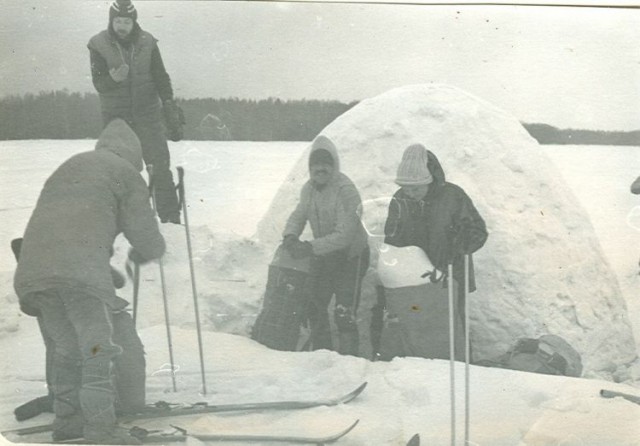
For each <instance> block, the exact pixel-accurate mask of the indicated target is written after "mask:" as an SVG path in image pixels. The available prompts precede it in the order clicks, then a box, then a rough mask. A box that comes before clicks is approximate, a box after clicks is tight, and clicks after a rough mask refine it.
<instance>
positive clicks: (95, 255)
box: [14, 119, 165, 444]
mask: <svg viewBox="0 0 640 446" xmlns="http://www.w3.org/2000/svg"><path fill="white" fill-rule="evenodd" d="M141 171H142V150H141V148H140V142H139V141H138V138H137V136H136V134H135V133H134V132H133V131H132V130H131V128H129V126H128V125H127V124H126V123H125V122H124V121H123V120H121V119H115V120H114V121H112V122H111V123H109V125H107V127H106V128H105V129H104V130H103V131H102V134H101V135H100V138H99V139H98V142H97V144H96V148H95V150H94V151H91V152H84V153H79V154H77V155H74V156H72V157H71V158H69V159H68V160H67V161H65V162H64V163H63V164H62V165H60V167H58V168H57V169H56V170H55V172H53V174H52V175H51V176H50V177H49V178H48V179H47V181H46V182H45V184H44V187H43V189H42V192H41V193H40V197H39V198H38V202H37V204H36V207H35V209H34V211H33V214H32V215H31V218H30V219H29V223H28V224H27V228H26V231H25V235H24V241H23V243H22V246H21V247H20V260H19V262H18V267H17V269H16V273H15V277H14V288H15V290H16V294H17V295H18V297H19V299H20V306H21V308H23V311H24V310H26V309H30V310H32V311H31V313H35V314H38V315H39V317H41V318H42V323H43V329H44V331H45V332H46V334H47V335H48V336H49V337H50V338H51V340H52V341H53V344H54V345H55V347H54V349H55V350H54V354H53V360H52V362H53V365H52V368H51V373H52V375H53V376H52V383H51V384H52V387H53V396H54V405H53V410H54V413H55V420H54V428H53V440H54V441H58V440H65V439H70V438H76V437H82V436H83V437H84V438H85V439H86V440H87V441H89V443H93V444H139V440H137V439H136V438H135V437H132V436H131V435H129V433H128V431H127V430H125V429H123V428H119V427H117V426H116V417H115V407H114V404H115V391H114V383H113V381H112V365H113V364H112V361H113V360H114V358H115V357H116V356H118V355H119V354H120V353H121V352H122V348H121V347H120V346H119V345H116V344H115V343H114V342H113V330H114V326H113V321H112V313H113V312H114V311H117V310H120V309H122V308H123V307H124V305H126V301H124V300H123V299H120V298H118V297H117V296H116V293H115V288H114V283H113V277H112V275H111V266H110V263H109V262H110V258H111V253H112V247H113V242H114V240H115V238H116V237H117V236H118V234H120V233H123V234H124V236H125V238H126V239H127V240H128V241H129V243H131V246H132V247H133V250H132V252H131V254H130V258H131V259H132V260H133V261H137V262H144V261H148V260H153V259H157V258H159V257H160V256H162V255H163V254H164V251H165V242H164V239H163V238H162V235H161V234H160V231H159V229H158V223H157V221H156V218H155V215H154V212H153V210H152V209H151V206H150V205H149V192H148V190H147V185H146V183H145V181H144V178H142V176H141V175H140V172H141ZM80 383H81V384H80Z"/></svg>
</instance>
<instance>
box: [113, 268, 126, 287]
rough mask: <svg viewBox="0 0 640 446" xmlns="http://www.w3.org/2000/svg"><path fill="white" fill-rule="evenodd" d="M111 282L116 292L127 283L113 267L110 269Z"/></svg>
mask: <svg viewBox="0 0 640 446" xmlns="http://www.w3.org/2000/svg"><path fill="white" fill-rule="evenodd" d="M111 280H112V281H113V286H114V287H115V288H116V289H118V290H119V289H120V288H122V287H123V286H124V284H125V283H127V281H126V279H125V278H124V276H123V275H122V273H121V272H120V271H118V270H117V269H115V268H114V267H111Z"/></svg>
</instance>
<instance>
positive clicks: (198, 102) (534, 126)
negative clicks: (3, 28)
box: [0, 90, 640, 146]
mask: <svg viewBox="0 0 640 446" xmlns="http://www.w3.org/2000/svg"><path fill="white" fill-rule="evenodd" d="M177 102H178V104H179V105H180V106H181V107H182V109H183V110H184V114H185V120H186V125H185V129H184V139H186V140H214V141H220V140H227V141H311V140H312V139H313V138H314V137H315V136H316V135H317V134H318V133H320V131H321V130H322V129H323V128H325V127H326V126H327V125H328V124H329V123H331V122H332V121H333V120H334V119H336V118H337V117H338V116H340V115H341V114H342V113H344V112H346V111H347V110H349V109H350V108H352V107H353V106H355V105H356V104H357V102H351V103H342V102H339V101H321V100H307V99H302V100H287V101H283V100H280V99H277V98H268V99H262V100H251V99H239V98H227V99H213V98H197V99H178V100H177ZM522 125H523V126H524V127H525V129H526V130H527V131H528V132H529V134H530V135H531V136H532V137H533V138H535V139H536V140H537V141H538V142H539V143H540V144H577V145H580V144H594V145H631V146H640V130H636V131H630V132H623V131H602V130H586V129H559V128H557V127H554V126H551V125H548V124H541V123H522ZM101 130H102V117H101V114H100V101H99V98H98V95H97V94H95V93H73V92H69V91H67V90H61V91H52V92H41V93H39V94H37V95H35V94H31V93H28V94H25V95H22V96H6V97H4V98H1V99H0V140H20V139H95V138H97V137H98V135H99V134H100V131H101Z"/></svg>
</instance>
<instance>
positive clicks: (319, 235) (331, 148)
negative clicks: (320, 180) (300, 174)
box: [283, 135, 367, 258]
mask: <svg viewBox="0 0 640 446" xmlns="http://www.w3.org/2000/svg"><path fill="white" fill-rule="evenodd" d="M318 149H325V150H327V151H328V152H329V153H330V154H331V156H332V158H333V161H334V164H333V165H334V172H333V177H332V178H331V179H330V180H329V182H328V183H327V184H326V185H324V186H322V187H318V186H316V185H315V184H314V183H313V182H312V181H311V180H309V181H307V182H306V183H305V184H304V186H303V187H302V191H301V192H300V201H299V203H298V206H297V207H296V209H295V211H294V212H293V213H292V214H291V216H290V217H289V220H288V221H287V224H286V226H285V230H284V234H283V235H284V236H287V235H295V236H300V234H302V231H303V230H304V227H305V225H306V223H307V222H309V225H310V226H311V232H312V233H313V238H314V239H313V240H311V241H310V243H311V246H312V247H313V253H314V254H315V255H318V256H323V255H326V254H330V253H334V252H336V251H340V250H345V251H346V252H347V256H348V258H353V257H356V256H358V255H360V254H361V253H362V251H363V250H364V249H365V247H366V246H367V234H366V232H365V230H364V228H363V227H362V224H361V222H360V218H359V216H358V209H359V208H360V206H361V204H362V199H361V198H360V193H359V192H358V190H357V189H356V186H355V184H353V182H352V181H351V180H350V179H349V177H347V176H346V175H345V174H343V173H342V172H340V159H339V157H338V151H337V150H336V146H335V145H334V144H333V142H332V141H331V140H330V139H329V138H327V137H325V136H322V135H320V136H318V137H317V138H316V139H315V140H314V141H313V143H312V146H311V152H310V153H309V156H311V153H313V152H314V151H315V150H318Z"/></svg>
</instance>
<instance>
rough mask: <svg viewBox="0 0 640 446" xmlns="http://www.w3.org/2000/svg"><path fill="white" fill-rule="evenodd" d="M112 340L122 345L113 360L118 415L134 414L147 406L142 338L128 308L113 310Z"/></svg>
mask: <svg viewBox="0 0 640 446" xmlns="http://www.w3.org/2000/svg"><path fill="white" fill-rule="evenodd" d="M112 323H113V342H114V344H117V345H119V346H120V347H122V353H121V354H120V355H118V356H116V358H115V359H114V361H113V362H114V368H115V390H116V402H115V410H116V412H117V413H118V414H127V413H135V412H139V411H141V410H143V409H144V407H145V380H146V375H145V359H144V347H143V345H142V341H141V340H140V337H139V336H138V333H137V332H136V329H135V327H134V325H133V319H132V318H131V315H130V314H129V313H127V312H126V311H120V312H117V313H113V315H112Z"/></svg>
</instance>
